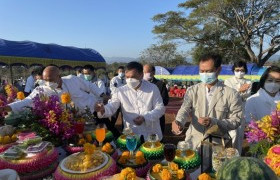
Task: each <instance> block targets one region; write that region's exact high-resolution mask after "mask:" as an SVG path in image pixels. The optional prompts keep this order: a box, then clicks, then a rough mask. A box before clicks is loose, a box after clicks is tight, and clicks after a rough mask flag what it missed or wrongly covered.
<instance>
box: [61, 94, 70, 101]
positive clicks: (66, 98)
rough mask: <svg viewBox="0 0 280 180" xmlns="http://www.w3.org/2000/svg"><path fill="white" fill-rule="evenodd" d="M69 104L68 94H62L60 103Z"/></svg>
mask: <svg viewBox="0 0 280 180" xmlns="http://www.w3.org/2000/svg"><path fill="white" fill-rule="evenodd" d="M70 102H71V96H70V94H69V93H62V95H61V103H62V104H69V103H70Z"/></svg>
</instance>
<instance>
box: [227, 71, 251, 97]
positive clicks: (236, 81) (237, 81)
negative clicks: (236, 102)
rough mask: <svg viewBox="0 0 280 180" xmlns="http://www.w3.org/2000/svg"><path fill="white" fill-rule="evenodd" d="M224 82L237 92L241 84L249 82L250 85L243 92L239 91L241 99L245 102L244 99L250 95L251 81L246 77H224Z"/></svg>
mask: <svg viewBox="0 0 280 180" xmlns="http://www.w3.org/2000/svg"><path fill="white" fill-rule="evenodd" d="M224 84H225V85H226V86H228V87H230V88H232V89H235V90H236V91H238V92H239V89H240V87H241V86H242V85H243V84H250V87H249V89H248V90H247V91H245V92H242V93H241V92H239V94H240V96H241V98H242V101H243V102H245V101H246V99H247V98H248V97H249V96H251V90H252V82H251V81H249V80H248V79H238V78H236V77H235V76H234V77H232V78H229V79H226V80H225V82H224Z"/></svg>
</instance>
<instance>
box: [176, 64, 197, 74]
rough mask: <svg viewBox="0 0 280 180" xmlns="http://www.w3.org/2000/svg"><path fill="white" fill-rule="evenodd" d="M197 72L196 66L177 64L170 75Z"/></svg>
mask: <svg viewBox="0 0 280 180" xmlns="http://www.w3.org/2000/svg"><path fill="white" fill-rule="evenodd" d="M197 74H199V68H198V66H185V65H181V66H177V67H176V68H175V69H174V70H173V71H172V75H197Z"/></svg>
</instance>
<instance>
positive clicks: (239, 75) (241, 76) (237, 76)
mask: <svg viewBox="0 0 280 180" xmlns="http://www.w3.org/2000/svg"><path fill="white" fill-rule="evenodd" d="M234 75H235V77H236V78H238V79H242V78H243V77H244V76H245V73H244V72H241V71H239V72H237V71H234Z"/></svg>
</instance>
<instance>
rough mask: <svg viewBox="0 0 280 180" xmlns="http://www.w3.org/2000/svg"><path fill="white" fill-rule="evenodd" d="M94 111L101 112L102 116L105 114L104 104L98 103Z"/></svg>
mask: <svg viewBox="0 0 280 180" xmlns="http://www.w3.org/2000/svg"><path fill="white" fill-rule="evenodd" d="M94 110H95V111H96V112H100V113H101V114H102V115H103V114H104V113H105V108H104V105H103V104H100V103H96V104H95V106H94Z"/></svg>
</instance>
